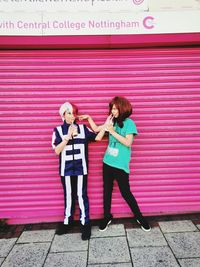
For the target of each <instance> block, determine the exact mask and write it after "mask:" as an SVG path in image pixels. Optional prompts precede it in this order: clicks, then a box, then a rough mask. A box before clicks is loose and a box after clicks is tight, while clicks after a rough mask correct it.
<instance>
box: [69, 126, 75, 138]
mask: <svg viewBox="0 0 200 267" xmlns="http://www.w3.org/2000/svg"><path fill="white" fill-rule="evenodd" d="M73 132H74V127H73V125H70V126H69V128H68V133H67V135H68V136H69V137H70V138H71V137H72V135H73Z"/></svg>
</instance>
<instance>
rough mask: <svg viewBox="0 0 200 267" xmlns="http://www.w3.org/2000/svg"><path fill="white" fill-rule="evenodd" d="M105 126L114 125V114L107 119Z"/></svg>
mask: <svg viewBox="0 0 200 267" xmlns="http://www.w3.org/2000/svg"><path fill="white" fill-rule="evenodd" d="M104 124H106V125H107V124H112V125H113V115H112V114H110V115H109V116H108V117H107V119H106V121H105V123H104Z"/></svg>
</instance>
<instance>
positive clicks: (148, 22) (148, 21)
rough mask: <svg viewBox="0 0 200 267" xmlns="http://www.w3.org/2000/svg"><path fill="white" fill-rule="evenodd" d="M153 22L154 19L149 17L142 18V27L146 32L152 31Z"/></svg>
mask: <svg viewBox="0 0 200 267" xmlns="http://www.w3.org/2000/svg"><path fill="white" fill-rule="evenodd" d="M153 20H154V17H151V16H148V17H146V18H144V20H143V26H144V27H145V28H146V29H148V30H150V29H153V28H154V25H153Z"/></svg>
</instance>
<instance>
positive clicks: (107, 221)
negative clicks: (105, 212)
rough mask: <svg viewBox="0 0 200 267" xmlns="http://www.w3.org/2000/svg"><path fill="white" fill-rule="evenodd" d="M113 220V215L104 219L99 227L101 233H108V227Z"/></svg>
mask: <svg viewBox="0 0 200 267" xmlns="http://www.w3.org/2000/svg"><path fill="white" fill-rule="evenodd" d="M112 219H113V216H112V215H111V216H110V217H105V218H104V219H102V220H101V222H100V225H99V231H100V232H103V231H106V230H107V228H108V225H109V224H110V223H111V222H112Z"/></svg>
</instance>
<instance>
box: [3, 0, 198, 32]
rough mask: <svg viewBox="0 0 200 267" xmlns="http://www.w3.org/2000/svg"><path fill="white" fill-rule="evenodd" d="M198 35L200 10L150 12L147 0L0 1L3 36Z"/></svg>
mask: <svg viewBox="0 0 200 267" xmlns="http://www.w3.org/2000/svg"><path fill="white" fill-rule="evenodd" d="M149 1H154V0H149ZM162 1H163V0H162ZM183 1H187V0H183ZM190 1H193V0H190ZM152 3H153V2H152ZM8 11H9V12H8ZM196 32H200V9H198V8H197V9H196V10H193V9H191V10H183V11H174V10H173V11H150V10H149V9H148V2H147V0H73V1H72V0H0V35H1V36H2V35H5V36H56V35H65V36H68V35H115V34H118V35H120V34H163V33H196Z"/></svg>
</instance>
